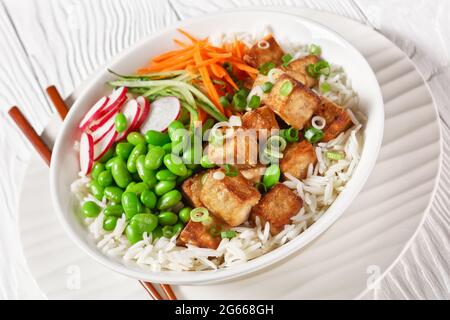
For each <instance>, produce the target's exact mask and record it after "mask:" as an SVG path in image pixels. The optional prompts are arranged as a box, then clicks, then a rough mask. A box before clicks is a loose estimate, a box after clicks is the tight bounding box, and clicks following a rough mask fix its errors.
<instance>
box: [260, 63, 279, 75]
mask: <svg viewBox="0 0 450 320" xmlns="http://www.w3.org/2000/svg"><path fill="white" fill-rule="evenodd" d="M275 67H276V66H275V63H273V62H266V63H264V64H263V65H262V66H261V67H259V73H261V74H263V75H265V76H267V75H268V73H269V71H270V70H272V69H273V68H275Z"/></svg>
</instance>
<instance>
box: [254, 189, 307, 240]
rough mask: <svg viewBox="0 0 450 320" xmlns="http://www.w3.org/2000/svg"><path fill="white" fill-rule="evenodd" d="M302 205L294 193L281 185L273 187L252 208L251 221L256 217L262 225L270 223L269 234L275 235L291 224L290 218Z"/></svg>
mask: <svg viewBox="0 0 450 320" xmlns="http://www.w3.org/2000/svg"><path fill="white" fill-rule="evenodd" d="M302 205H303V201H302V199H300V198H299V197H298V196H297V195H296V194H295V193H294V191H292V190H291V189H289V188H288V187H286V186H285V185H284V184H282V183H278V184H276V185H275V186H273V187H272V188H271V189H270V190H269V192H267V193H266V194H265V195H264V196H263V197H262V198H261V200H260V201H259V203H258V204H257V205H256V206H254V207H253V209H252V212H251V220H252V221H255V218H256V217H257V216H258V217H259V218H260V219H261V223H262V224H263V225H264V224H265V223H266V221H268V222H269V223H270V233H271V234H272V235H276V234H278V233H280V231H282V230H283V228H284V226H285V225H286V224H290V223H291V217H293V216H295V215H296V214H297V213H298V212H299V210H300V209H301V207H302Z"/></svg>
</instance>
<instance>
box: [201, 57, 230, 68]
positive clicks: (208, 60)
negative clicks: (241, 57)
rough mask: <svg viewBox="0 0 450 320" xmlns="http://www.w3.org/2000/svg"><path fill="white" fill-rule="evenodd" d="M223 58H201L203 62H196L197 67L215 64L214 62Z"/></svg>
mask: <svg viewBox="0 0 450 320" xmlns="http://www.w3.org/2000/svg"><path fill="white" fill-rule="evenodd" d="M230 56H231V55H230ZM223 59H224V58H211V59H207V60H203V62H202V63H200V64H198V65H197V67H206V66H209V65H212V64H215V63H216V62H219V61H222V60H223Z"/></svg>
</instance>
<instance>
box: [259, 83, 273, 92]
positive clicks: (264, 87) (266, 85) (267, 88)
mask: <svg viewBox="0 0 450 320" xmlns="http://www.w3.org/2000/svg"><path fill="white" fill-rule="evenodd" d="M272 88H273V83H272V82H270V81H267V82H264V84H262V85H261V89H262V91H263V92H264V93H269V92H270V91H271V90H272Z"/></svg>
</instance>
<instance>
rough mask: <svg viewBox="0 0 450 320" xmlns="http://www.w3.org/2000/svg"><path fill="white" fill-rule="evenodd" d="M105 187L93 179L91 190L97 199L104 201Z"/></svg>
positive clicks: (90, 185)
mask: <svg viewBox="0 0 450 320" xmlns="http://www.w3.org/2000/svg"><path fill="white" fill-rule="evenodd" d="M104 191H105V188H104V187H103V186H102V185H101V184H100V183H98V181H96V180H92V181H91V182H90V184H89V192H90V193H91V194H92V195H93V196H94V198H95V199H97V200H99V201H102V199H103V194H104Z"/></svg>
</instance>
